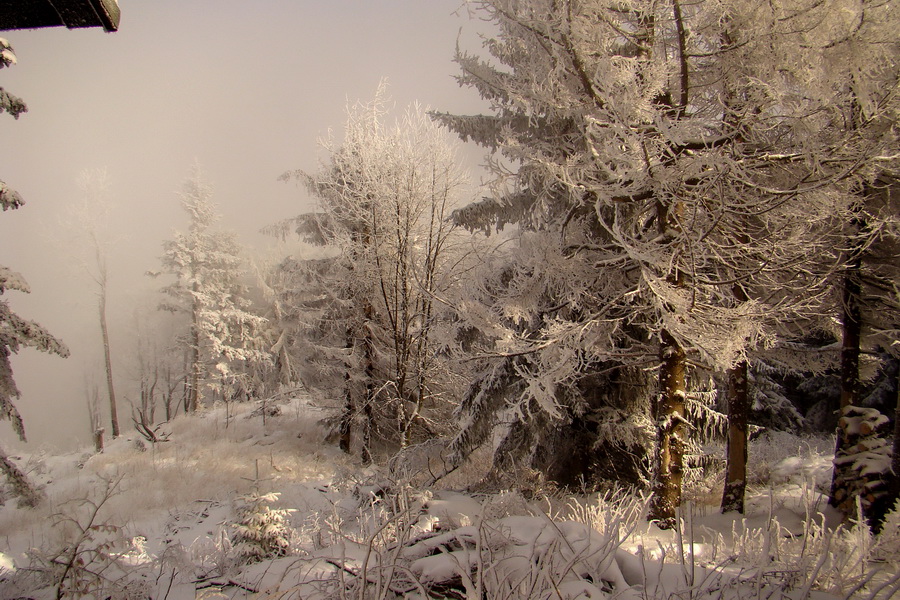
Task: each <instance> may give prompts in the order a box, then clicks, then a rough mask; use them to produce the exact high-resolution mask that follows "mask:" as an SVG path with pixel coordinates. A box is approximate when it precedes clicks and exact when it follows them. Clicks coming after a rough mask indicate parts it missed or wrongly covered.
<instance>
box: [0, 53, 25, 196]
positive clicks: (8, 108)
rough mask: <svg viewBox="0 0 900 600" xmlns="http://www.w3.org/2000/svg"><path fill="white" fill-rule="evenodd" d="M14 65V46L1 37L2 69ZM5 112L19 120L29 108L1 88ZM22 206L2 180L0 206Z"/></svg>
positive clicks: (0, 102)
mask: <svg viewBox="0 0 900 600" xmlns="http://www.w3.org/2000/svg"><path fill="white" fill-rule="evenodd" d="M14 64H16V55H15V54H14V53H13V49H12V46H10V45H9V41H7V40H6V39H5V38H2V37H0V69H3V68H5V67H10V66H12V65H14ZM4 112H5V113H8V114H10V115H12V117H13V118H14V119H18V118H19V115H21V114H22V113H24V112H28V107H27V106H26V105H25V102H24V101H23V100H22V99H21V98H19V97H18V96H14V95H12V94H10V93H9V92H7V91H6V90H5V89H3V88H2V87H0V113H4ZM21 204H22V197H21V196H20V195H19V193H18V192H17V191H15V190H14V189H12V188H10V187H9V186H7V185H6V184H5V183H4V182H3V181H2V180H0V205H2V206H3V210H6V209H8V208H16V207H18V206H20V205H21Z"/></svg>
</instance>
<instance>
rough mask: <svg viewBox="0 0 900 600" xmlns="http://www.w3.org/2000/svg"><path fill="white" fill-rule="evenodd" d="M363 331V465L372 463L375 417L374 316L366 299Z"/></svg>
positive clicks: (361, 455)
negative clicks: (364, 389)
mask: <svg viewBox="0 0 900 600" xmlns="http://www.w3.org/2000/svg"><path fill="white" fill-rule="evenodd" d="M363 302H364V304H363V315H364V316H365V321H364V332H363V373H365V377H366V394H365V397H364V398H363V402H364V404H363V421H362V424H361V429H362V436H361V437H362V448H361V449H360V458H362V462H363V464H364V465H368V464H371V463H372V446H371V445H372V426H373V421H374V418H375V415H374V402H375V341H374V340H373V339H372V331H371V322H372V318H373V316H374V309H373V307H372V303H371V302H370V301H369V300H368V299H366V300H364V301H363Z"/></svg>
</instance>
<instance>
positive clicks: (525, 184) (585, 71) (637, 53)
mask: <svg viewBox="0 0 900 600" xmlns="http://www.w3.org/2000/svg"><path fill="white" fill-rule="evenodd" d="M475 4H476V5H477V6H478V8H480V9H481V11H482V14H483V15H485V16H486V17H487V18H488V19H489V20H491V21H492V22H493V23H494V24H495V25H496V26H497V31H498V34H497V36H496V37H495V38H491V39H489V40H487V42H486V44H485V47H486V49H487V52H488V53H489V54H490V55H491V58H492V59H493V60H492V61H491V60H483V59H481V58H479V57H477V56H474V55H471V54H468V53H465V52H461V51H460V52H458V54H457V62H458V63H459V65H460V68H461V70H462V74H461V75H460V77H459V81H460V83H461V84H462V85H464V86H469V87H473V88H475V89H476V90H477V91H478V92H479V93H480V94H481V96H482V97H483V98H485V99H487V100H489V101H490V102H491V105H492V108H493V114H491V115H477V116H454V115H445V114H437V115H435V118H437V119H438V120H439V121H440V122H442V123H444V124H445V125H447V126H448V127H450V128H451V129H452V130H454V131H456V132H457V133H458V134H459V135H460V136H461V137H462V138H463V139H472V140H474V141H475V142H477V143H479V144H481V145H483V146H485V147H487V148H490V149H491V150H494V151H499V153H500V154H501V155H502V157H503V158H504V159H505V162H503V163H500V162H497V163H495V172H496V173H497V175H498V177H504V175H505V174H507V173H509V171H508V165H514V166H517V170H516V171H515V172H514V173H512V174H511V175H512V176H511V177H506V178H505V181H503V182H501V183H503V184H504V185H503V186H500V185H498V189H500V190H501V192H500V193H499V194H497V195H496V196H495V197H494V198H490V199H487V200H485V201H483V202H481V203H479V204H476V205H473V206H472V207H469V208H467V209H466V210H465V211H461V212H460V213H459V214H458V220H459V222H461V223H463V224H466V225H467V226H470V227H472V228H485V227H496V226H501V225H503V224H505V223H509V222H517V223H519V224H520V226H521V227H522V229H523V230H526V231H532V230H533V231H536V232H537V234H536V235H530V234H529V235H528V239H538V236H540V239H541V240H542V241H541V242H540V243H543V244H546V246H545V249H544V250H543V251H542V252H540V253H533V255H534V256H540V258H541V260H540V261H536V262H528V263H522V262H520V263H519V265H518V266H517V268H516V270H515V273H514V275H513V277H514V278H516V279H515V280H513V284H512V285H511V286H510V287H509V289H512V290H514V291H517V292H519V293H518V295H516V296H513V298H506V302H507V303H508V304H509V303H512V302H514V298H517V299H519V300H520V301H519V302H518V306H516V305H513V306H511V307H509V306H508V307H507V310H509V311H510V313H511V314H514V311H520V312H521V314H522V316H521V317H519V320H524V321H527V320H531V321H532V323H533V325H532V326H531V327H529V328H528V329H527V334H524V335H523V333H524V332H522V331H518V332H516V331H513V332H511V334H510V335H507V336H505V337H499V338H498V339H501V340H503V344H502V345H501V346H500V347H499V350H500V351H501V352H500V354H502V355H504V356H506V357H509V356H514V355H524V354H530V355H531V356H532V358H530V359H529V360H530V362H531V363H532V364H533V365H534V367H531V368H521V367H520V368H518V369H517V371H516V375H517V379H519V380H521V381H522V382H523V383H522V389H523V393H522V395H521V397H522V398H524V400H525V401H526V402H531V401H533V402H534V403H535V406H537V407H539V408H540V409H541V410H543V411H545V412H546V413H547V414H548V415H550V416H551V417H552V416H554V415H557V414H559V413H560V410H559V407H560V405H561V403H562V402H569V404H570V405H572V402H573V401H574V402H576V403H577V402H578V401H579V400H580V398H581V396H580V395H579V394H574V395H572V394H570V392H571V390H573V389H575V388H574V386H572V385H571V382H572V381H573V380H577V379H579V378H581V377H583V376H584V374H585V372H586V370H589V369H595V368H597V366H598V365H602V364H604V363H609V362H612V363H614V364H619V365H627V366H640V365H643V366H653V367H654V368H655V369H656V370H657V373H658V392H657V395H656V397H655V398H654V399H653V400H652V402H651V410H650V414H651V417H652V419H653V423H654V428H655V435H654V438H655V440H654V446H655V448H654V454H655V467H654V484H653V492H654V500H653V504H652V509H651V517H652V518H654V519H657V520H658V521H659V522H660V523H661V524H663V525H671V524H672V523H673V522H674V518H675V510H676V508H677V506H678V504H679V503H680V494H681V481H682V477H683V473H684V453H685V449H686V443H687V442H686V440H687V437H688V432H689V430H690V429H691V423H690V422H689V421H688V413H687V407H686V401H687V395H688V392H689V390H688V380H689V378H690V367H689V365H690V364H701V365H704V366H705V368H707V369H711V370H715V371H725V370H728V369H734V368H735V367H736V366H738V365H740V363H741V362H742V361H744V360H746V358H747V353H748V351H749V350H752V349H754V348H764V347H766V346H768V345H771V344H773V343H774V342H775V341H776V340H777V339H778V336H779V334H780V327H781V325H782V324H784V323H788V322H801V321H802V320H804V319H810V318H811V316H810V315H811V314H820V313H821V312H822V310H823V309H822V305H823V304H822V296H823V293H824V290H825V286H824V285H823V284H824V281H825V279H826V277H827V274H828V273H829V271H830V269H832V268H833V265H834V264H836V262H837V260H838V257H837V256H835V248H836V247H837V245H836V244H835V241H836V239H837V238H836V236H835V234H834V232H835V224H834V222H835V220H839V219H840V211H841V210H842V209H843V207H844V206H846V203H847V198H846V187H847V185H849V180H850V179H852V178H854V177H858V176H859V175H860V174H861V173H862V171H863V165H866V164H869V163H870V162H871V161H872V160H873V149H872V148H870V147H869V146H867V145H866V144H865V139H864V136H863V135H862V134H861V132H857V133H854V132H849V131H847V130H845V129H835V128H834V127H833V125H834V124H835V122H836V120H837V119H839V118H840V116H841V115H840V113H839V111H838V110H836V107H835V104H834V98H833V97H828V96H827V94H825V93H819V92H821V91H822V90H825V89H828V90H832V91H834V92H835V93H840V90H839V89H838V88H837V87H835V86H834V82H833V81H831V80H828V78H827V76H826V75H823V74H822V73H820V72H818V71H817V70H816V69H815V68H810V65H815V64H817V56H816V53H817V52H819V53H821V52H822V51H823V50H824V47H823V45H822V44H821V43H819V42H821V41H822V39H823V36H824V31H826V30H827V31H831V32H833V31H836V30H840V28H841V27H843V26H844V25H846V24H845V23H844V22H843V21H841V19H842V18H843V17H844V16H846V14H845V13H840V12H835V11H832V10H831V9H830V7H826V5H824V4H822V3H818V2H812V1H811V2H809V3H804V2H801V3H799V4H797V5H796V6H795V5H793V4H792V5H791V6H790V7H788V6H783V5H781V4H772V3H767V2H745V1H741V2H737V1H734V2H718V3H709V2H705V3H684V2H681V1H680V0H670V1H665V2H663V1H655V0H634V1H627V2H618V1H616V2H610V1H605V0H582V1H576V0H572V1H569V2H555V1H552V0H484V1H482V2H477V3H475ZM863 4H866V5H868V3H863ZM877 10H878V11H880V12H882V13H883V12H884V11H885V10H887V9H886V8H885V7H884V6H879V8H877ZM823 11H825V12H823ZM842 15H843V16H842ZM882 16H884V15H882ZM807 18H810V19H813V20H815V19H817V18H820V19H822V20H823V21H822V25H821V26H822V28H821V29H815V28H812V29H815V31H813V30H812V29H810V28H809V27H807V28H801V27H799V25H800V24H801V23H802V24H803V25H804V26H805V25H808V24H807V23H806V19H807ZM865 21H866V22H868V17H867V18H866V19H865ZM873 21H876V22H877V19H873ZM810 32H812V33H810ZM807 33H810V35H806V34H807ZM815 36H818V37H817V38H815ZM814 38H815V42H816V43H814V44H813V45H812V46H810V44H809V42H810V41H811V40H812V39H814ZM826 41H827V40H826ZM881 43H882V41H881V39H876V40H873V41H872V43H871V45H870V46H864V47H863V49H866V50H867V51H871V52H869V53H868V54H867V55H866V56H868V57H871V56H872V54H873V53H875V54H877V53H878V52H880V50H879V44H881ZM798 56H802V57H803V58H802V60H797V58H798ZM813 88H815V90H816V92H817V93H809V91H810V90H811V89H813ZM876 153H877V151H876ZM822 165H828V168H822ZM523 239H525V237H524V236H523ZM522 254H523V255H529V253H524V252H523V253H522ZM813 258H815V260H812V259H813ZM523 292H524V293H523ZM741 372H743V369H741ZM744 379H746V377H744ZM567 395H568V399H567ZM521 405H522V406H524V403H523V404H521ZM738 429H739V430H741V431H739V433H740V435H744V436H745V435H746V432H745V428H741V427H739V428H738Z"/></svg>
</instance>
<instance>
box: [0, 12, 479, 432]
mask: <svg viewBox="0 0 900 600" xmlns="http://www.w3.org/2000/svg"><path fill="white" fill-rule="evenodd" d="M119 4H120V7H121V9H122V20H121V23H120V27H119V31H118V32H116V33H110V34H107V33H104V32H103V31H102V30H101V29H87V30H66V29H65V28H52V29H44V30H32V31H6V32H0V36H2V37H5V38H6V39H8V40H9V42H10V43H11V44H12V46H13V48H14V50H15V53H16V56H17V59H18V64H17V65H15V66H13V67H12V68H9V69H3V70H2V71H0V86H2V87H3V88H4V89H6V90H7V91H8V92H10V93H12V94H15V95H17V96H20V97H21V98H23V99H24V100H25V102H26V103H27V104H28V113H26V114H24V115H22V117H21V118H20V119H19V120H17V121H16V120H13V119H12V118H10V117H9V115H5V114H4V115H0V136H2V137H0V139H2V140H3V142H2V144H0V179H2V180H4V181H5V182H6V183H7V184H9V185H10V186H11V187H12V188H13V189H16V190H18V191H19V192H20V193H21V194H22V196H23V197H24V198H25V201H26V204H25V206H24V207H22V208H21V209H19V210H17V211H11V212H9V211H8V212H6V213H3V214H0V264H2V265H5V266H7V267H10V268H11V269H13V270H15V271H19V272H21V273H22V274H23V275H24V276H25V278H26V279H27V280H28V282H29V284H30V285H31V287H32V293H31V294H30V295H27V296H26V295H23V294H20V293H18V292H10V293H8V294H7V295H6V296H5V297H8V298H9V299H10V301H11V304H12V305H13V308H14V309H15V310H16V311H17V312H18V313H19V314H20V315H21V316H23V317H25V318H29V319H33V320H36V321H37V322H39V323H41V324H42V325H44V326H46V327H47V328H49V329H50V330H51V331H52V332H53V333H54V334H56V335H58V336H59V337H61V338H62V339H63V340H64V341H65V342H66V343H67V344H68V345H69V346H70V348H71V349H72V351H73V356H72V357H71V358H69V359H67V360H65V361H64V360H62V359H59V358H56V357H48V356H43V355H40V354H39V353H37V352H35V351H33V350H23V351H22V352H21V353H20V355H19V356H16V357H14V359H13V361H14V362H13V368H14V371H15V375H16V380H17V383H18V385H19V388H20V390H21V392H22V398H21V399H20V400H19V401H18V403H17V404H18V406H19V409H20V411H21V412H22V414H23V416H24V418H25V428H26V431H27V432H28V433H29V438H30V440H31V441H32V443H33V444H42V443H47V442H52V444H53V445H54V446H56V447H60V448H62V447H71V445H72V444H74V443H75V440H76V439H78V440H85V439H87V432H88V420H87V417H86V416H85V408H84V406H85V400H84V397H85V396H84V375H83V372H84V371H85V369H90V368H92V364H94V363H95V362H96V358H95V356H96V352H95V349H96V348H97V345H98V344H99V330H98V326H97V320H96V317H95V314H96V313H95V311H96V308H95V306H96V305H95V301H94V299H93V298H92V297H91V295H90V293H89V292H88V291H87V289H86V288H85V287H84V286H79V285H78V284H77V281H78V277H77V276H70V275H69V274H67V273H66V271H70V270H72V266H71V262H70V261H66V260H63V259H62V258H61V257H60V253H61V252H63V253H64V252H65V251H64V250H61V249H60V247H59V245H58V244H54V243H52V242H51V241H49V240H50V239H52V238H54V237H58V227H59V223H58V215H59V214H61V213H62V212H63V211H64V208H65V206H66V203H67V202H70V201H71V200H72V199H73V198H74V197H75V196H77V194H78V193H79V191H78V187H77V185H76V178H77V176H78V174H79V173H80V172H81V171H83V170H84V169H94V168H106V170H107V172H108V175H109V178H110V180H111V183H112V187H111V190H110V192H111V193H110V197H111V199H112V201H113V213H112V218H113V220H114V222H115V223H117V227H118V228H120V229H121V230H122V232H123V234H124V235H125V236H126V237H125V239H124V240H121V241H119V242H118V243H117V244H116V246H115V247H114V250H113V254H114V257H115V259H116V260H115V261H114V262H113V263H112V265H111V269H112V271H111V284H110V285H111V291H112V294H113V295H112V298H111V304H112V305H113V306H111V310H112V311H114V312H115V314H116V315H117V317H116V318H117V319H118V321H117V322H119V323H121V322H123V321H124V320H127V315H128V314H129V312H130V311H131V307H129V306H128V305H129V304H134V303H135V302H137V300H136V299H135V297H134V294H133V291H134V289H135V288H136V287H137V285H138V284H137V283H136V282H138V281H140V278H141V277H143V275H142V274H143V273H144V272H145V271H146V270H148V269H152V268H156V267H157V266H158V260H157V257H158V256H159V255H160V254H161V244H162V242H163V240H165V239H168V238H170V237H171V235H172V232H173V230H175V229H183V228H184V226H185V219H186V217H185V216H184V214H183V213H182V211H181V209H180V207H179V204H178V197H177V191H178V190H179V189H180V187H181V185H182V182H183V181H184V179H185V178H186V176H187V175H188V173H189V170H190V167H191V165H192V164H193V162H194V161H195V160H196V161H198V162H199V164H200V165H201V167H202V169H203V171H204V173H205V175H206V178H207V179H208V180H209V181H210V182H211V183H212V185H213V186H214V189H215V195H214V200H215V201H216V202H217V203H218V205H219V206H220V209H221V212H222V213H223V225H224V226H226V227H228V228H232V229H236V230H238V231H239V233H240V234H241V235H242V238H243V239H244V241H245V242H246V243H249V244H254V245H257V246H258V245H261V244H263V243H264V240H263V238H262V237H261V236H259V235H258V234H256V233H255V232H257V231H258V230H259V229H260V228H261V227H263V226H265V225H267V224H270V223H272V222H273V221H276V220H278V219H281V218H286V217H290V216H292V215H295V214H298V213H300V212H302V211H303V210H305V209H306V208H308V206H309V205H308V204H307V203H308V200H307V198H306V194H305V192H304V191H303V190H301V189H299V188H297V187H295V186H294V185H293V184H285V183H281V182H278V181H277V178H278V176H279V175H280V174H282V173H283V172H285V171H288V170H293V169H301V168H302V169H305V170H314V169H315V168H316V165H317V161H318V159H319V158H320V157H321V152H320V151H319V149H318V148H317V145H316V143H317V139H318V138H320V137H322V136H325V135H327V134H328V131H329V129H334V130H335V131H338V132H339V131H340V129H341V127H342V125H343V122H344V110H345V107H346V105H347V102H348V101H351V102H353V101H356V100H359V99H362V100H368V99H371V97H372V96H373V95H374V92H375V89H376V87H377V85H378V82H379V80H381V79H382V78H386V79H387V81H388V84H389V87H388V91H389V95H390V97H391V99H392V101H393V102H394V103H395V104H396V105H397V106H398V108H400V109H402V108H404V107H405V106H407V105H408V104H410V103H411V102H413V101H419V102H421V103H422V104H424V105H427V106H429V107H431V108H434V109H437V110H442V111H450V112H458V113H474V112H479V111H481V110H483V108H482V107H483V103H482V102H481V101H480V100H479V99H478V97H477V95H476V94H475V93H474V92H473V91H472V90H469V89H460V88H459V87H458V85H457V84H456V82H455V80H454V79H453V75H455V74H456V73H457V69H456V65H455V64H454V63H453V62H452V58H453V53H454V48H455V46H456V43H457V38H458V36H459V35H460V30H461V29H462V30H463V37H462V38H461V42H460V43H461V44H462V45H463V47H465V48H469V49H473V50H477V49H479V44H478V42H477V40H476V39H475V37H474V32H475V31H477V30H478V28H481V27H483V24H480V23H478V22H473V21H470V20H469V18H468V16H467V13H466V9H465V8H464V7H463V6H462V4H463V3H462V0H254V1H253V2H248V1H247V0H120V3H119ZM476 155H480V152H479V151H470V152H469V157H471V156H476ZM470 160H471V158H470ZM130 292H132V293H130ZM113 340H114V343H116V342H119V343H122V344H124V341H125V336H124V333H123V332H122V331H119V332H118V333H117V334H115V335H114V338H113ZM130 350H131V349H130V348H119V349H118V352H121V353H123V352H127V351H130ZM113 353H114V359H115V356H116V354H117V349H116V348H115V347H114V348H113ZM123 385H124V384H123ZM120 394H122V395H123V396H125V395H128V396H130V397H132V398H133V397H134V395H135V394H134V392H133V391H132V390H131V389H128V388H124V387H122V390H121V392H120ZM120 404H121V406H120V408H119V411H120V422H121V423H122V426H123V430H126V429H128V430H130V429H131V428H130V416H129V413H130V409H129V407H128V404H127V402H126V401H125V400H124V398H123V401H122V402H121V403H120ZM0 430H2V434H0V437H2V438H3V439H4V440H6V441H7V443H9V440H10V438H11V436H10V435H9V434H8V430H9V426H8V424H5V423H4V424H0Z"/></svg>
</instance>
